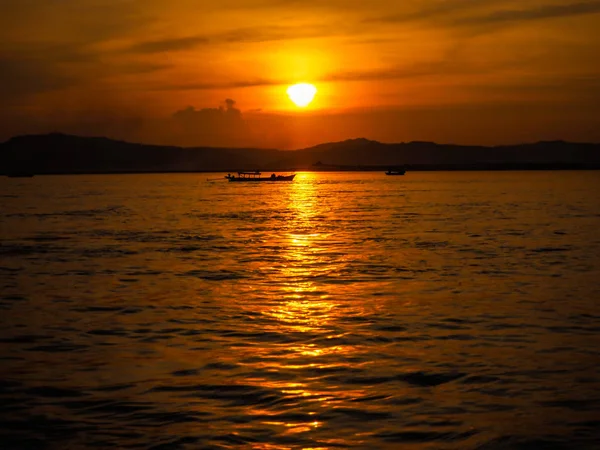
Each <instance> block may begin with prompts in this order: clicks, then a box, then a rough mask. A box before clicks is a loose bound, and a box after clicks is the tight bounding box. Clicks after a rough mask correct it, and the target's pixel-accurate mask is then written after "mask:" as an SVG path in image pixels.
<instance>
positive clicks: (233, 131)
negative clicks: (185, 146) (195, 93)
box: [172, 98, 251, 146]
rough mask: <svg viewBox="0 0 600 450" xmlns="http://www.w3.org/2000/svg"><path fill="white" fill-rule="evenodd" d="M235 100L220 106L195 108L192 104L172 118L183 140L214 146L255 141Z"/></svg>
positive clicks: (180, 138) (238, 144)
mask: <svg viewBox="0 0 600 450" xmlns="http://www.w3.org/2000/svg"><path fill="white" fill-rule="evenodd" d="M235 104H236V102H235V100H232V99H230V98H228V99H226V100H225V101H224V103H223V105H221V106H219V107H218V108H202V109H198V110H197V109H195V108H194V107H192V106H189V107H187V108H185V109H182V110H179V111H177V112H175V113H174V114H173V116H172V120H173V122H174V124H175V126H176V132H177V134H178V136H179V137H178V139H179V140H180V141H179V142H196V143H198V144H201V145H211V146H241V145H245V144H247V143H248V142H249V141H250V140H251V136H250V133H249V129H248V126H247V124H246V122H245V121H244V119H243V117H242V112H241V111H240V110H239V109H238V108H236V107H235Z"/></svg>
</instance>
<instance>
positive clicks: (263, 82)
mask: <svg viewBox="0 0 600 450" xmlns="http://www.w3.org/2000/svg"><path fill="white" fill-rule="evenodd" d="M282 84H285V83H284V82H283V81H277V80H267V79H257V80H238V81H236V80H233V81H224V82H205V83H179V84H161V85H160V86H156V87H155V88H154V89H153V90H155V91H206V90H213V89H238V88H248V87H257V86H279V85H282Z"/></svg>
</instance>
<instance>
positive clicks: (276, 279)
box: [0, 172, 600, 450]
mask: <svg viewBox="0 0 600 450" xmlns="http://www.w3.org/2000/svg"><path fill="white" fill-rule="evenodd" d="M221 176H222V175H221V174H209V175H206V174H195V175H126V176H118V175H115V176H62V177H61V176H40V177H34V178H31V179H8V178H2V179H0V207H1V209H0V232H1V235H0V237H1V240H0V289H1V291H0V292H1V293H0V326H1V328H0V423H1V428H0V447H1V448H2V449H11V448H32V449H33V448H35V449H44V448H49V449H78V448H91V447H94V448H153V449H178V448H190V449H194V448H255V449H280V448H281V449H284V448H306V449H308V448H312V449H316V448H319V449H330V448H331V449H333V448H369V449H380V448H381V449H388V448H389V449H396V448H406V449H430V448H431V449H444V448H452V449H482V450H483V449H485V450H493V449H513V448H516V449H530V448H543V449H571V448H573V449H575V448H576V449H582V448H600V445H599V442H600V417H599V415H598V411H599V410H600V373H599V372H600V369H599V367H600V365H599V363H600V337H599V336H600V310H599V308H598V303H599V301H600V300H599V299H600V281H599V280H600V231H599V230H600V195H599V194H598V193H599V192H600V173H598V172H506V173H492V172H471V173H467V172H463V173H444V172H435V173H408V174H407V175H406V176H404V177H386V176H385V175H384V174H383V173H319V174H312V173H299V174H298V175H297V176H296V179H295V180H294V181H293V182H291V183H274V184H270V183H257V184H249V185H247V184H242V183H227V182H225V181H224V180H218V181H207V178H217V177H221Z"/></svg>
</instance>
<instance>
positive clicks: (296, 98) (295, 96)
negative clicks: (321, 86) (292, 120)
mask: <svg viewBox="0 0 600 450" xmlns="http://www.w3.org/2000/svg"><path fill="white" fill-rule="evenodd" d="M316 93H317V88H316V87H314V86H313V85H312V84H308V83H299V84H294V85H292V86H290V87H288V89H287V94H288V96H289V97H290V100H291V101H292V102H294V104H295V105H296V106H299V107H300V108H304V107H305V106H307V105H308V104H309V103H310V102H312V101H313V98H314V97H315V94H316Z"/></svg>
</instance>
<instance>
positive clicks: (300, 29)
mask: <svg viewBox="0 0 600 450" xmlns="http://www.w3.org/2000/svg"><path fill="white" fill-rule="evenodd" d="M337 34H343V30H341V29H340V28H336V27H324V26H297V27H284V26H269V27H249V28H239V29H235V30H229V31H226V32H222V33H215V34H212V35H196V36H187V37H182V38H165V39H158V40H152V41H143V42H139V43H136V44H134V45H132V46H130V47H128V48H127V49H126V51H127V52H131V53H143V54H151V53H161V52H172V51H182V50H191V49H194V48H196V47H200V46H206V45H220V44H244V43H258V42H275V41H283V40H297V39H313V38H320V37H330V36H334V35H337Z"/></svg>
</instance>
